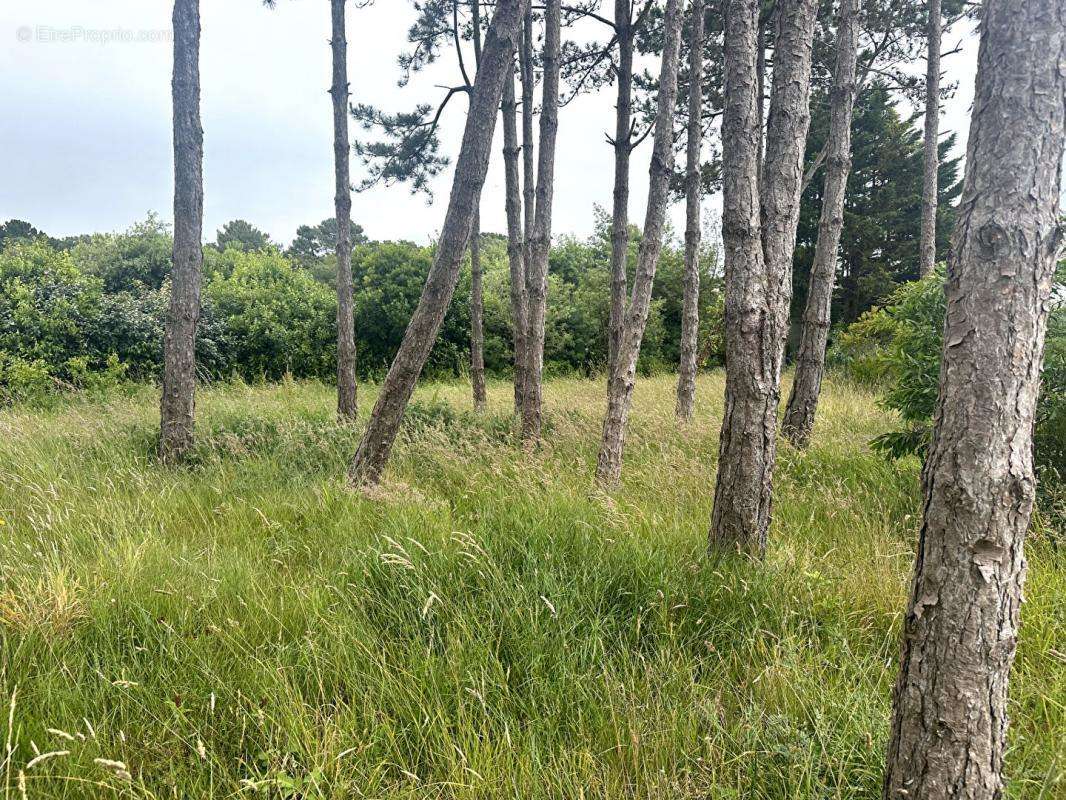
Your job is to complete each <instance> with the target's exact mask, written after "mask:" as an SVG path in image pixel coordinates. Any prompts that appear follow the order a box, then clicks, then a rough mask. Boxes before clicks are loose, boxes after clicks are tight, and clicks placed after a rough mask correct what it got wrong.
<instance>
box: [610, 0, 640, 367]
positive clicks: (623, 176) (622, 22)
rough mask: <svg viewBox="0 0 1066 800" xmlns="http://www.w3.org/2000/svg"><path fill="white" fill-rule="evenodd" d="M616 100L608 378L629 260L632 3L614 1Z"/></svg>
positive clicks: (619, 335) (622, 321) (620, 322)
mask: <svg viewBox="0 0 1066 800" xmlns="http://www.w3.org/2000/svg"><path fill="white" fill-rule="evenodd" d="M614 28H615V36H616V37H617V38H618V65H617V67H616V68H615V72H616V73H617V81H618V99H617V101H616V103H615V117H614V119H615V123H614V196H613V207H612V211H611V305H610V312H609V319H608V322H607V376H608V381H610V376H611V375H613V374H614V370H615V365H616V362H617V354H618V345H619V342H621V341H622V328H623V326H624V325H625V314H626V283H627V280H626V262H627V261H628V258H629V156H630V154H631V153H632V152H633V136H632V133H633V132H632V130H631V127H632V124H633V121H632V120H633V37H634V31H633V2H632V0H615V3H614Z"/></svg>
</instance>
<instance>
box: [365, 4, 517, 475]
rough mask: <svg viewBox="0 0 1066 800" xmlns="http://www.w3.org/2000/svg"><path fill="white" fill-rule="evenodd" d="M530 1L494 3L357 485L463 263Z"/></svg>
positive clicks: (370, 470) (372, 464) (389, 438)
mask: <svg viewBox="0 0 1066 800" xmlns="http://www.w3.org/2000/svg"><path fill="white" fill-rule="evenodd" d="M527 7H528V0H498V2H497V3H496V13H495V16H494V17H493V19H492V23H491V24H490V25H489V28H488V31H487V33H486V36H485V47H484V51H483V52H482V59H481V69H479V70H478V73H477V78H476V79H475V80H474V87H473V90H472V92H471V99H470V112H469V114H468V115H467V118H466V127H465V129H464V131H463V142H462V146H461V148H460V151H459V158H458V159H457V160H456V164H455V175H454V177H453V179H452V190H451V195H450V197H449V199H448V210H447V213H446V215H445V218H444V225H443V227H442V228H441V235H440V240H439V242H438V244H437V252H436V254H435V256H434V260H433V266H432V267H431V268H430V271H429V275H428V276H427V278H426V285H425V287H424V288H423V290H422V296H421V298H420V299H419V301H418V307H417V308H416V309H415V313H414V315H413V316H412V317H411V322H410V323H409V324H408V326H407V331H406V332H405V333H404V337H403V341H402V342H401V343H400V348H399V350H398V351H397V353H396V357H395V358H394V359H393V362H392V366H391V367H390V368H389V373H388V375H387V376H386V377H385V381H384V383H383V384H382V386H381V393H380V394H379V395H378V399H377V402H376V403H375V404H374V410H373V412H372V413H371V416H370V420H369V422H368V423H367V427H366V430H365V431H364V433H363V438H362V440H361V441H360V442H359V447H358V449H357V450H356V453H355V457H354V459H353V460H352V464H351V467H350V468H349V478H350V480H351V482H352V483H353V484H354V485H356V486H360V485H368V484H374V483H377V482H378V481H379V480H380V478H381V473H382V470H383V469H384V468H385V464H386V462H387V461H388V457H389V453H390V452H391V450H392V445H393V443H394V442H395V440H396V434H397V432H398V431H399V428H400V422H401V420H402V418H403V413H404V410H405V409H406V407H407V403H408V401H409V400H410V398H411V393H412V392H413V391H414V388H415V383H416V382H417V381H418V376H419V375H420V374H421V372H422V367H423V366H424V365H425V363H426V358H427V357H428V356H429V352H430V350H431V349H432V347H433V343H434V341H436V338H437V334H438V332H439V331H440V326H441V323H442V322H443V321H444V315H445V313H446V312H447V310H448V304H449V303H450V302H451V299H452V294H453V293H454V291H455V284H456V282H457V281H458V279H459V265H460V262H461V260H462V257H463V253H464V251H465V250H466V246H467V242H468V241H469V238H470V230H471V227H472V223H473V220H474V215H475V214H476V213H477V204H478V201H479V199H480V196H481V188H482V186H483V185H484V183H485V173H486V171H487V170H488V164H489V156H490V152H491V149H492V135H493V132H494V130H495V127H496V117H497V116H498V109H499V106H500V98H501V96H502V94H503V84H504V81H505V79H506V76H507V75H508V74H509V71H510V69H511V64H512V57H513V54H514V49H515V46H516V44H517V41H518V37H519V29H520V27H521V22H522V16H523V14H524V13H525V11H526V8H527Z"/></svg>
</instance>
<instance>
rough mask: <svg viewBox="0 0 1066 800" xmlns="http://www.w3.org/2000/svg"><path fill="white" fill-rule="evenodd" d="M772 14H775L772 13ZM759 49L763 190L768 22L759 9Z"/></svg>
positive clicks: (757, 105)
mask: <svg viewBox="0 0 1066 800" xmlns="http://www.w3.org/2000/svg"><path fill="white" fill-rule="evenodd" d="M771 13H773V12H772V11H771ZM756 41H757V42H758V45H757V47H758V49H757V50H756V51H755V75H756V77H757V79H758V82H759V83H758V86H757V87H756V89H755V92H756V94H755V115H756V117H757V118H758V120H759V160H758V164H757V170H758V173H759V188H760V189H762V173H763V158H764V157H765V154H766V147H765V145H766V20H765V19H763V15H762V9H761V8H760V9H759V30H758V32H757V33H756Z"/></svg>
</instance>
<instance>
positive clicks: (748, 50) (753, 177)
mask: <svg viewBox="0 0 1066 800" xmlns="http://www.w3.org/2000/svg"><path fill="white" fill-rule="evenodd" d="M758 20H759V3H758V1H757V0H729V4H728V10H727V12H726V31H725V59H724V61H725V108H724V110H723V115H722V204H723V205H722V241H723V245H724V250H725V327H726V386H725V413H724V417H723V419H722V432H721V436H720V439H719V445H718V475H717V478H716V483H715V490H714V510H713V512H712V515H711V528H710V533H709V542H708V544H709V547H710V549H711V550H712V551H715V550H739V551H742V552H747V553H752V554H761V553H762V552H763V550H764V549H765V547H766V531H767V527H768V526H769V522H770V481H771V469H772V467H773V464H772V461H771V459H772V453H773V435H774V428H773V426H772V425H770V424H769V423H768V420H770V419H771V418H772V416H773V409H772V408H770V403H771V398H772V396H773V388H772V383H773V374H772V369H771V361H772V359H771V358H770V357H769V353H770V350H772V349H773V343H772V342H771V341H770V329H771V326H770V308H769V298H768V292H767V288H766V287H767V281H766V274H765V269H764V263H763V248H762V240H761V234H760V221H759V213H760V212H759V177H758V175H759V170H758V166H759V129H760V120H759V116H758V102H757V97H756V95H757V94H758V77H757V74H756V69H755V65H756V61H757V54H756V51H757V49H758V47H757V42H758V26H759V21H758Z"/></svg>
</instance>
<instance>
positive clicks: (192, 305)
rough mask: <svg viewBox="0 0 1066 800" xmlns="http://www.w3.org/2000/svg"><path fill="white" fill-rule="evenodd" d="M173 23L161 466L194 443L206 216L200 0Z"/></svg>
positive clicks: (177, 9) (179, 0) (177, 8)
mask: <svg viewBox="0 0 1066 800" xmlns="http://www.w3.org/2000/svg"><path fill="white" fill-rule="evenodd" d="M173 24H174V75H173V80H172V83H171V91H172V97H173V104H174V251H173V271H172V273H171V287H170V308H169V312H168V315H167V323H166V329H165V332H164V335H163V391H162V398H161V401H160V441H159V456H160V458H161V459H162V461H163V462H164V463H174V462H177V461H180V460H181V459H182V458H183V457H184V456H185V454H186V453H187V452H188V450H189V448H190V447H191V446H192V443H193V419H194V414H195V392H196V324H197V322H198V321H199V319H200V283H201V280H202V274H201V273H202V265H203V249H202V242H201V239H202V236H203V217H204V177H203V160H204V134H203V129H202V128H201V127H200V3H199V0H174V15H173Z"/></svg>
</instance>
